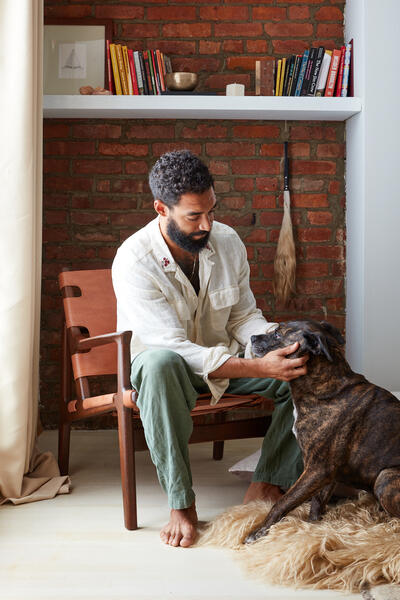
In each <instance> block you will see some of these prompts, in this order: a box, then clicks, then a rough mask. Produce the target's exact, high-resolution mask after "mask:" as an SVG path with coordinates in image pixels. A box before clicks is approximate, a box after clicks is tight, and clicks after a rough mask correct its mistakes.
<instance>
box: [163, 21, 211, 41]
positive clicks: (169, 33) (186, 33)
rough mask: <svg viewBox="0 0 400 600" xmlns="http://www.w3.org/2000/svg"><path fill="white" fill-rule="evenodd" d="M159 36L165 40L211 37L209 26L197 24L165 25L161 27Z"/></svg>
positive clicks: (207, 24) (208, 24)
mask: <svg viewBox="0 0 400 600" xmlns="http://www.w3.org/2000/svg"><path fill="white" fill-rule="evenodd" d="M161 35H162V36H164V37H167V38H168V37H173V38H196V39H198V38H202V37H205V38H209V37H211V24H210V23H198V22H197V23H168V24H167V25H163V26H162V33H161ZM152 37H154V36H152Z"/></svg>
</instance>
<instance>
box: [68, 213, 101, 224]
mask: <svg viewBox="0 0 400 600" xmlns="http://www.w3.org/2000/svg"><path fill="white" fill-rule="evenodd" d="M71 218H72V223H76V224H77V225H107V224H108V215H105V214H104V213H96V212H93V211H92V212H83V211H79V212H72V213H71Z"/></svg>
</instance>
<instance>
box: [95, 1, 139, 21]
mask: <svg viewBox="0 0 400 600" xmlns="http://www.w3.org/2000/svg"><path fill="white" fill-rule="evenodd" d="M96 18H97V19H114V20H116V19H143V18H144V8H143V7H142V6H123V5H121V4H112V5H108V6H107V5H105V6H102V5H100V6H96Z"/></svg>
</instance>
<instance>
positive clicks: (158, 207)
mask: <svg viewBox="0 0 400 600" xmlns="http://www.w3.org/2000/svg"><path fill="white" fill-rule="evenodd" d="M154 210H155V211H156V213H158V214H159V215H160V217H168V206H167V205H166V204H164V202H162V200H158V199H156V200H154Z"/></svg>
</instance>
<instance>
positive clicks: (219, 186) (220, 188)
mask: <svg viewBox="0 0 400 600" xmlns="http://www.w3.org/2000/svg"><path fill="white" fill-rule="evenodd" d="M214 189H215V191H216V192H217V193H218V194H226V193H227V192H230V191H231V184H230V181H227V180H226V179H223V180H221V179H216V180H215V181H214Z"/></svg>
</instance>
